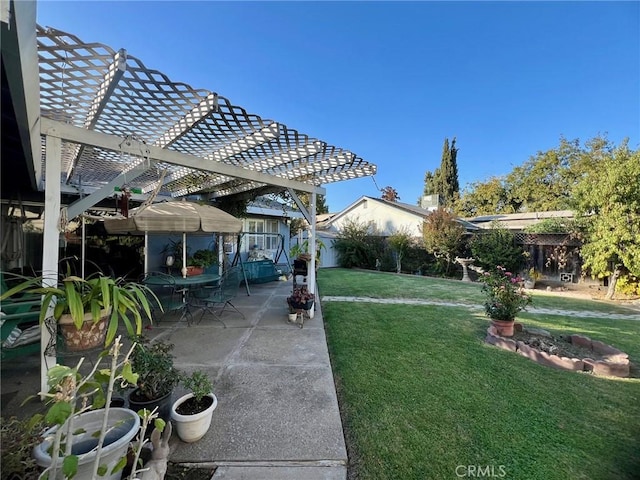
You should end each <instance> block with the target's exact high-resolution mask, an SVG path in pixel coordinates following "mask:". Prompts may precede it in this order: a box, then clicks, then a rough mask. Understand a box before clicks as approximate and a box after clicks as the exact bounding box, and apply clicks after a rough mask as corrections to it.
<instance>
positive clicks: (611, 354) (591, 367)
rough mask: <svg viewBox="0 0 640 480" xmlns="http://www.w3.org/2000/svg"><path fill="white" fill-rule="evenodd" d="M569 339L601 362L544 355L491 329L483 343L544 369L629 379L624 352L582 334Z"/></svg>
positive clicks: (488, 329)
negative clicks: (518, 356)
mask: <svg viewBox="0 0 640 480" xmlns="http://www.w3.org/2000/svg"><path fill="white" fill-rule="evenodd" d="M516 325H520V327H521V324H516ZM569 338H570V339H571V343H572V344H574V345H580V346H582V347H586V348H590V349H591V350H592V351H593V352H597V353H599V354H601V355H603V356H604V357H605V359H604V360H594V359H592V358H589V357H586V358H583V359H579V358H569V357H559V356H558V355H551V354H549V353H547V352H542V351H540V350H536V349H535V348H533V347H530V346H529V345H526V344H525V343H524V342H522V341H515V340H512V339H510V338H506V337H502V336H500V335H499V334H498V332H497V330H496V328H495V327H494V326H490V327H489V328H487V336H486V338H485V342H486V343H488V344H490V345H494V346H496V347H499V348H502V349H503V350H510V351H512V352H516V353H519V354H520V355H522V356H523V357H527V358H529V359H530V360H533V361H534V362H536V363H539V364H541V365H546V366H548V367H555V368H560V369H562V370H571V371H575V372H590V373H593V374H594V375H604V376H610V377H628V376H629V355H627V354H626V353H624V352H622V351H620V350H618V349H617V348H614V347H612V346H611V345H607V344H606V343H602V342H600V341H598V340H591V339H590V338H589V337H585V336H584V335H571V336H570V337H569Z"/></svg>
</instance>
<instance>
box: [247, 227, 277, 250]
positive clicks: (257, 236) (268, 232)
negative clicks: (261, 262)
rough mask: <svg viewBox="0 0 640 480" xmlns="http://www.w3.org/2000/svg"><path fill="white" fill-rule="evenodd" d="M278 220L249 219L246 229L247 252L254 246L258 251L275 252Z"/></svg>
mask: <svg viewBox="0 0 640 480" xmlns="http://www.w3.org/2000/svg"><path fill="white" fill-rule="evenodd" d="M279 223H280V222H278V220H263V219H249V220H247V227H248V231H249V234H248V235H247V250H251V249H252V248H253V246H254V245H257V246H258V249H259V250H277V249H278V244H279V237H278V230H279Z"/></svg>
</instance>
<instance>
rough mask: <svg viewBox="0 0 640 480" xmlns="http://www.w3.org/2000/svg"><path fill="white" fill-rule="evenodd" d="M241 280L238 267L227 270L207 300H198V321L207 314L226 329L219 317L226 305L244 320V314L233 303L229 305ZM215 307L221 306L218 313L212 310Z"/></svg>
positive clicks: (236, 292)
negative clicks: (199, 310)
mask: <svg viewBox="0 0 640 480" xmlns="http://www.w3.org/2000/svg"><path fill="white" fill-rule="evenodd" d="M242 280H243V276H242V270H240V267H238V266H235V267H231V268H230V269H229V270H227V271H226V272H225V273H224V274H223V275H222V278H221V279H220V284H219V285H218V287H216V288H214V289H212V291H211V294H210V295H209V296H208V297H207V298H203V299H200V302H201V305H202V307H203V308H202V315H201V316H200V321H202V318H203V317H204V314H205V313H207V312H208V313H211V314H212V315H213V316H214V317H215V319H216V320H218V321H220V323H222V325H224V327H225V328H226V327H227V326H226V324H225V323H224V322H223V321H222V318H220V317H221V316H222V314H223V313H224V310H225V308H227V305H228V306H229V307H231V308H233V309H234V310H235V311H236V312H237V313H239V314H240V315H241V316H242V318H245V316H244V314H243V313H242V312H241V311H240V310H238V309H237V308H236V307H235V305H234V304H233V303H231V300H232V299H234V298H235V297H236V296H237V295H238V289H239V288H240V282H242ZM216 305H222V309H220V312H218V313H217V312H216V311H215V310H214V309H215V308H216Z"/></svg>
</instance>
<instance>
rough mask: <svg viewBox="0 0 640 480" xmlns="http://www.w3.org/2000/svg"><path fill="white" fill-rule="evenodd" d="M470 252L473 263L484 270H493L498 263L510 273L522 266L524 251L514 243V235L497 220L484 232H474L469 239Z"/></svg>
mask: <svg viewBox="0 0 640 480" xmlns="http://www.w3.org/2000/svg"><path fill="white" fill-rule="evenodd" d="M471 254H472V255H473V258H474V259H475V264H476V265H479V266H480V267H482V268H483V269H484V270H487V271H491V270H495V268H496V267H497V266H498V265H501V266H503V267H504V268H506V269H507V271H510V272H512V273H515V272H517V271H518V270H520V268H521V267H522V263H523V260H524V251H523V250H522V248H521V247H520V246H518V245H517V244H516V239H515V236H514V235H513V233H512V232H510V231H509V230H507V229H506V228H503V227H501V226H500V225H499V224H498V223H497V222H493V223H492V224H491V228H490V229H489V230H487V231H486V232H482V233H476V234H475V235H474V237H473V239H472V240H471Z"/></svg>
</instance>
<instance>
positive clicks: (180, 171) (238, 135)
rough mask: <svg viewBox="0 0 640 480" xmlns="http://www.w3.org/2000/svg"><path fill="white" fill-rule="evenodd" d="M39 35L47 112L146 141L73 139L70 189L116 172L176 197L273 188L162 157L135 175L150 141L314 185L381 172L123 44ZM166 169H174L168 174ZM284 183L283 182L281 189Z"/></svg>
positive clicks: (65, 152) (68, 153) (211, 161)
mask: <svg viewBox="0 0 640 480" xmlns="http://www.w3.org/2000/svg"><path fill="white" fill-rule="evenodd" d="M37 39H38V61H39V69H40V107H41V114H42V117H43V118H47V119H50V120H53V121H57V122H63V123H65V124H70V125H73V126H75V127H79V128H82V129H86V130H91V131H95V132H101V133H104V134H109V135H115V136H118V137H120V138H121V139H123V142H124V139H125V138H127V137H128V138H129V139H132V141H133V142H134V143H135V142H136V141H137V142H138V145H139V146H140V147H139V148H138V150H140V152H139V155H135V153H134V154H132V153H131V149H128V150H127V151H126V152H125V151H124V149H121V150H120V151H117V150H113V149H108V148H101V147H99V146H95V145H93V146H91V145H88V144H83V145H81V144H80V143H74V142H72V141H68V139H66V141H63V143H62V174H61V177H62V178H61V181H62V182H63V191H64V190H65V189H66V190H67V191H82V192H84V193H92V192H93V191H95V190H97V189H99V188H102V187H104V186H105V185H107V184H108V183H109V182H112V181H113V180H114V179H115V178H117V177H118V176H123V179H125V180H126V183H127V185H128V186H129V187H131V188H134V187H136V188H140V189H141V190H142V191H143V193H149V192H151V191H153V190H155V189H156V187H159V189H160V190H159V195H161V196H171V197H180V196H184V195H188V194H195V193H206V194H207V196H208V197H210V198H216V197H223V196H228V195H233V194H237V193H240V192H247V191H251V190H255V189H259V188H264V187H265V186H269V185H272V184H270V183H269V182H268V181H265V179H266V180H268V178H267V177H261V178H260V181H257V180H255V179H251V178H246V177H245V178H243V177H242V176H240V177H239V176H235V175H229V174H222V173H216V172H215V171H207V170H201V169H196V168H190V167H187V166H185V165H179V164H175V163H171V162H164V161H157V162H155V166H157V167H158V168H148V169H144V168H142V173H141V172H137V173H136V176H135V178H133V175H132V176H131V177H130V178H127V175H126V173H127V172H129V171H132V170H134V169H135V168H136V167H139V166H140V165H142V164H143V163H144V161H145V158H144V157H145V150H146V148H147V147H148V146H153V147H158V148H160V149H166V150H171V151H175V152H179V153H183V154H187V155H191V156H194V157H199V158H200V159H201V160H202V165H203V166H205V167H207V168H209V169H210V170H215V165H216V164H226V165H231V166H235V167H239V168H241V169H245V170H251V171H255V172H260V173H263V174H267V175H270V176H273V177H279V178H280V179H286V180H291V181H295V182H302V183H304V184H308V185H309V186H319V185H322V184H327V183H332V182H337V181H341V180H348V179H352V178H358V177H363V176H370V175H373V174H375V172H376V167H375V165H372V164H370V163H368V162H366V161H364V160H363V159H362V158H360V157H358V156H357V155H355V154H353V153H352V152H349V151H347V150H343V149H341V148H338V147H335V146H331V145H328V144H327V143H325V142H323V141H320V140H318V139H315V138H311V137H309V136H308V135H305V134H302V133H299V132H298V131H296V130H293V129H291V128H288V127H287V126H285V125H283V124H281V123H278V122H276V121H273V120H267V119H263V118H261V117H259V116H258V115H254V114H249V113H247V111H246V110H245V109H243V108H241V107H238V106H236V105H233V104H232V103H231V102H230V101H229V100H228V99H226V98H225V97H223V96H221V95H218V94H217V93H214V92H210V91H208V90H203V89H199V90H197V89H193V88H191V87H190V86H189V85H187V84H184V83H175V82H172V81H171V80H170V79H169V78H167V76H166V75H164V74H162V73H160V72H158V71H156V70H151V69H149V68H147V67H146V66H145V65H144V64H143V63H142V62H141V61H140V60H139V59H137V58H135V57H133V56H131V55H128V54H127V52H126V51H125V50H122V49H121V50H118V51H115V50H113V49H111V48H110V47H108V46H106V45H102V44H98V43H85V42H83V41H81V40H80V39H79V38H78V37H76V36H74V35H70V34H68V33H65V32H62V31H59V30H55V29H52V28H43V27H41V26H38V27H37ZM43 166H44V159H43ZM212 167H213V168H212ZM160 170H166V172H165V175H164V176H163V177H162V176H160V175H159V171H160ZM37 180H38V179H37ZM39 180H40V182H41V179H39ZM160 181H162V185H161V186H159V185H158V182H160ZM292 186H293V187H295V185H294V184H292ZM284 188H286V187H283V184H282V182H279V184H278V183H277V184H276V186H274V189H275V190H278V189H279V190H282V189H284Z"/></svg>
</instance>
